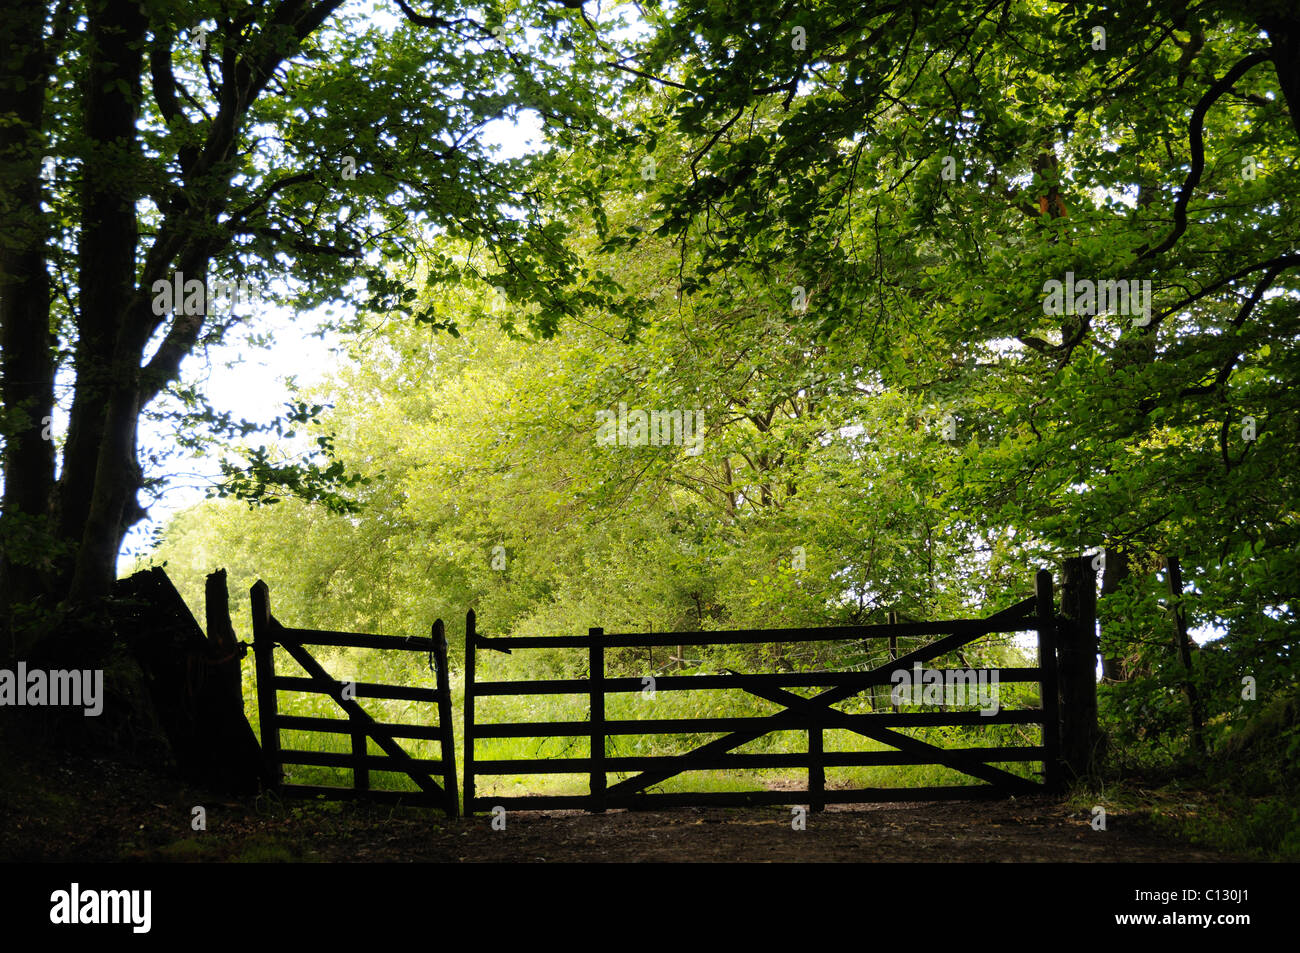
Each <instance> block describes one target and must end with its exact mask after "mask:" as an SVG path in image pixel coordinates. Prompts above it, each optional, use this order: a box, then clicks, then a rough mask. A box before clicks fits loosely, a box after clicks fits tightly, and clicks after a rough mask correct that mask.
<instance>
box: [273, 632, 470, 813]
mask: <svg viewBox="0 0 1300 953" xmlns="http://www.w3.org/2000/svg"><path fill="white" fill-rule="evenodd" d="M276 626H277V628H279V629H280V631H279V632H277V633H276V634H277V635H278V636H280V637H279V638H277V639H276V641H277V642H279V643H280V645H282V646H283V647H284V650H285V651H286V652H288V653H289V655H290V656H292V658H293V660H294V661H295V662H297V663H298V664H299V665H301V666H302V667H303V668H304V669H306V670H307V674H308V675H310V676H311V677H312V678H313V679H315V680H316V681H318V682H321V683H322V685H328V686H329V687H330V693H329V694H330V697H331V698H333V699H334V700H335V701H336V702H338V704H339V705H340V706H342V708H343V710H344V711H346V712H347V713H348V714H349V715H350V716H351V717H353V718H355V719H357V720H358V721H360V722H361V723H362V725H363V726H364V727H365V730H366V734H367V735H369V736H370V737H371V738H374V739H375V744H377V745H379V747H380V748H382V749H383V750H384V753H385V754H387V755H388V756H389V757H391V758H392V759H393V760H394V761H399V762H401V763H402V764H403V765H404V767H403V769H402V770H403V771H405V772H406V774H408V775H410V777H411V780H412V781H414V782H415V783H416V784H418V785H419V786H420V788H421V789H422V790H423V791H424V792H425V793H426V794H430V795H434V796H436V797H437V798H439V799H440V800H445V799H446V792H444V791H443V789H442V787H441V786H440V785H439V784H438V782H437V781H434V780H433V778H431V777H429V775H428V773H427V772H425V771H424V770H423V769H422V768H421V767H420V766H419V765H418V764H416V763H415V762H414V760H412V758H411V756H410V755H409V754H407V753H406V751H405V750H404V749H403V748H402V746H401V745H399V744H398V743H397V741H396V740H395V739H394V738H393V736H392V735H390V734H387V733H386V732H384V731H383V730H381V729H380V727H379V723H378V722H377V721H375V720H374V719H373V718H371V717H370V713H369V712H367V711H366V710H365V709H364V708H362V707H361V706H360V705H358V704H357V703H356V702H355V701H353V700H352V699H351V698H342V697H340V695H339V694H337V689H338V682H337V681H335V680H334V679H332V678H330V675H329V672H327V671H325V669H324V668H322V667H321V664H320V663H319V662H317V661H316V659H314V658H312V655H311V653H310V652H308V651H307V650H306V649H304V648H303V647H302V646H301V645H298V644H297V643H295V642H294V641H293V640H292V639H289V638H287V637H285V634H284V629H283V626H280V625H279V623H276Z"/></svg>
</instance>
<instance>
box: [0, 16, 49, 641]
mask: <svg viewBox="0 0 1300 953" xmlns="http://www.w3.org/2000/svg"><path fill="white" fill-rule="evenodd" d="M45 15H46V14H45V5H44V4H20V5H19V6H18V8H16V9H14V10H9V11H6V14H5V16H4V17H3V18H2V19H0V51H4V55H5V56H6V57H8V56H11V55H12V53H11V52H10V51H12V50H22V51H23V55H22V56H21V57H20V59H19V60H18V62H16V63H13V64H12V66H11V65H10V64H9V63H8V62H6V64H5V65H6V72H5V74H4V76H3V78H0V116H4V117H5V120H6V121H4V122H0V374H3V382H0V410H2V411H3V415H4V416H3V418H2V419H0V429H2V430H3V432H4V438H5V447H4V458H3V470H4V502H3V516H2V519H3V524H2V525H0V615H3V616H4V617H6V618H7V616H8V611H7V610H8V607H9V606H10V605H12V604H15V603H19V602H25V601H28V600H30V599H32V598H34V597H35V596H38V595H41V594H45V595H48V594H49V592H48V591H47V589H46V586H45V585H44V579H43V575H44V574H43V571H42V567H41V565H40V562H39V561H40V559H41V557H42V556H43V555H44V554H46V553H48V552H49V540H48V533H47V527H46V526H45V525H43V523H44V520H45V517H46V516H47V514H48V506H49V500H50V494H51V491H52V490H53V487H54V443H53V441H52V440H50V439H49V436H50V431H49V429H48V428H49V424H50V422H51V418H52V415H53V413H54V351H53V340H52V336H51V334H50V314H49V300H50V280H49V273H48V271H47V270H46V265H45V242H46V227H45V219H44V215H43V214H42V212H41V170H42V164H43V155H42V153H43V151H44V144H43V136H42V135H41V133H40V129H41V126H42V122H43V117H44V112H45V89H46V86H47V84H48V82H49V62H48V56H47V50H46V47H45V44H44V41H43V33H44V29H45Z"/></svg>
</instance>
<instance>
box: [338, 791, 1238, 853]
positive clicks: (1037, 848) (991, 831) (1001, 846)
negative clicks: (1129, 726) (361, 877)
mask: <svg viewBox="0 0 1300 953" xmlns="http://www.w3.org/2000/svg"><path fill="white" fill-rule="evenodd" d="M791 819H792V815H791V813H790V812H789V811H788V810H778V809H772V808H750V809H697V808H684V809H677V810H673V811H645V812H628V811H611V812H609V813H607V814H605V815H603V816H599V815H587V814H582V813H577V812H567V811H552V812H517V813H514V814H512V815H509V816H508V817H507V819H506V829H505V830H504V831H493V830H492V829H491V827H490V819H488V818H485V817H479V818H475V819H474V821H472V822H470V821H461V822H459V823H455V822H453V823H452V824H451V825H449V827H448V828H447V829H446V830H445V831H443V832H440V834H439V835H437V836H434V837H432V838H430V837H429V836H428V833H427V832H426V833H424V834H423V835H422V836H418V837H417V836H412V837H411V838H410V839H409V840H408V839H407V838H406V837H404V836H402V835H400V834H398V835H397V837H396V839H395V840H390V841H387V842H386V843H384V844H383V845H382V846H378V849H377V850H373V851H372V850H371V849H370V848H367V847H365V846H363V845H360V844H357V843H356V842H355V841H354V842H353V843H352V844H351V845H347V846H345V845H344V844H343V843H338V844H333V843H330V842H329V840H328V839H327V841H326V842H321V841H320V840H319V839H314V840H315V844H314V846H315V848H316V849H317V850H319V851H320V854H321V859H327V858H328V859H330V860H349V859H351V860H372V859H373V860H390V859H391V860H397V859H403V860H457V861H468V862H473V861H488V862H491V861H498V862H499V861H513V862H543V861H550V862H555V861H561V862H562V861H748V862H772V861H776V862H789V861H796V862H799V861H801V862H809V861H812V862H817V861H841V862H843V861H848V862H877V863H878V862H890V861H931V862H941V863H950V862H955V861H975V862H981V861H983V862H987V861H1011V862H1025V861H1029V862H1033V861H1103V862H1116V861H1129V862H1145V861H1179V862H1195V861H1227V860H1234V859H1236V858H1232V857H1229V856H1225V855H1221V854H1214V853H1211V852H1208V851H1201V850H1196V849H1192V848H1188V847H1185V846H1183V845H1180V844H1176V843H1170V842H1169V841H1166V840H1161V839H1159V838H1156V837H1153V836H1151V835H1149V834H1146V833H1145V832H1143V831H1142V830H1141V829H1140V828H1137V827H1134V826H1128V825H1125V824H1124V823H1123V820H1122V819H1115V818H1111V819H1109V820H1108V824H1107V827H1108V830H1107V831H1104V832H1103V831H1094V830H1092V828H1091V826H1090V825H1089V823H1088V818H1086V817H1084V816H1077V817H1070V816H1068V815H1067V814H1066V813H1065V811H1064V810H1063V808H1062V807H1061V805H1060V803H1059V802H1058V801H1055V800H1052V799H1049V798H1029V799H1020V800H1016V801H994V802H981V803H970V802H936V803H905V804H884V805H872V806H852V807H843V808H834V807H833V808H829V809H828V810H827V811H826V812H825V813H823V814H810V815H808V817H807V829H806V830H802V831H798V830H793V829H792V827H791ZM394 834H397V832H396V831H394Z"/></svg>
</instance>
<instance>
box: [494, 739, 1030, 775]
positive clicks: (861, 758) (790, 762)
mask: <svg viewBox="0 0 1300 953" xmlns="http://www.w3.org/2000/svg"><path fill="white" fill-rule="evenodd" d="M944 750H945V751H946V752H949V753H951V754H952V756H953V759H954V760H963V761H969V762H970V763H972V764H979V763H988V762H1028V761H1042V760H1043V749H1042V748H1041V747H1040V746H1038V745H1032V746H1031V745H1025V746H1024V747H1006V748H945V749H944ZM671 757H673V755H609V756H607V757H606V758H605V762H604V763H605V770H606V771H645V770H649V769H651V768H654V767H655V766H656V764H657V763H659V762H662V761H663V760H664V759H665V758H671ZM810 763H811V761H810V758H809V755H808V753H807V752H802V751H796V752H791V753H788V754H748V753H746V754H737V753H735V752H723V753H722V754H716V755H711V756H708V757H702V758H697V759H694V760H693V761H692V762H691V768H690V769H689V770H692V771H717V770H724V769H728V768H731V769H737V770H757V769H764V768H807V767H809V765H810ZM821 763H822V765H823V766H824V767H828V768H850V767H884V766H889V765H899V764H942V763H943V762H941V761H937V760H935V759H934V758H933V757H932V756H931V755H930V754H928V753H927V752H922V751H898V750H893V751H828V752H823V754H822V757H821ZM477 766H478V773H479V774H494V775H503V774H573V775H578V774H587V773H589V772H590V771H591V767H592V762H591V759H589V758H508V759H498V760H481V761H479V762H477Z"/></svg>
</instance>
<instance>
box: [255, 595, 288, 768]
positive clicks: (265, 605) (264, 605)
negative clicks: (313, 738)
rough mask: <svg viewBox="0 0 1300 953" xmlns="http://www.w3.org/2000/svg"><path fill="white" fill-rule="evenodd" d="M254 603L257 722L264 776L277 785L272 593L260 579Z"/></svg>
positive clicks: (276, 725)
mask: <svg viewBox="0 0 1300 953" xmlns="http://www.w3.org/2000/svg"><path fill="white" fill-rule="evenodd" d="M249 596H250V597H251V599H252V602H253V658H254V661H255V663H256V670H257V723H258V727H259V729H260V732H261V742H262V758H263V759H264V761H265V762H266V773H267V777H269V778H270V779H271V783H272V785H273V786H275V787H277V788H278V787H279V786H280V782H281V780H282V779H283V777H284V770H283V768H282V767H281V764H280V723H279V718H278V712H277V711H276V707H275V704H276V702H275V640H274V638H273V637H272V635H271V593H270V589H269V587H268V586H267V585H266V583H265V582H263V581H262V580H261V579H259V580H257V582H255V583H253V588H252V589H251V590H249Z"/></svg>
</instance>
